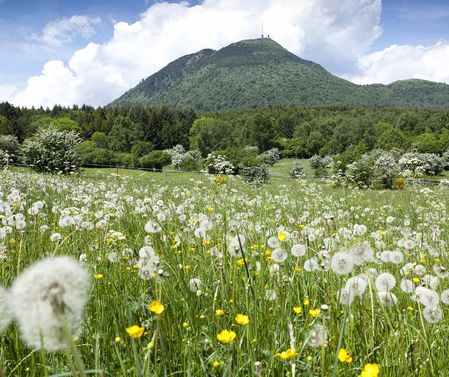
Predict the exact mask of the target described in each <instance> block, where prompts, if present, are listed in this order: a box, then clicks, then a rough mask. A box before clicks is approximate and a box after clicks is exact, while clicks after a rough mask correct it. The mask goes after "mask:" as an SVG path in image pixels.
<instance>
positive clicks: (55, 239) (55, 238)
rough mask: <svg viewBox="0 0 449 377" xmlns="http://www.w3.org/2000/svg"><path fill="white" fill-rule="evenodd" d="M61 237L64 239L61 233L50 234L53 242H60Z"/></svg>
mask: <svg viewBox="0 0 449 377" xmlns="http://www.w3.org/2000/svg"><path fill="white" fill-rule="evenodd" d="M61 239H62V235H61V233H53V234H52V235H51V236H50V241H51V242H58V241H61Z"/></svg>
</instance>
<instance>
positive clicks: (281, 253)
mask: <svg viewBox="0 0 449 377" xmlns="http://www.w3.org/2000/svg"><path fill="white" fill-rule="evenodd" d="M287 257H288V254H287V252H286V251H285V250H284V249H282V248H280V247H278V248H276V249H274V250H273V252H272V253H271V259H272V260H273V261H274V262H276V263H283V262H285V260H286V259H287Z"/></svg>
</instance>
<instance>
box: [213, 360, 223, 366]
mask: <svg viewBox="0 0 449 377" xmlns="http://www.w3.org/2000/svg"><path fill="white" fill-rule="evenodd" d="M220 365H221V362H219V361H217V360H215V361H214V362H213V363H212V366H213V367H214V368H219V367H220Z"/></svg>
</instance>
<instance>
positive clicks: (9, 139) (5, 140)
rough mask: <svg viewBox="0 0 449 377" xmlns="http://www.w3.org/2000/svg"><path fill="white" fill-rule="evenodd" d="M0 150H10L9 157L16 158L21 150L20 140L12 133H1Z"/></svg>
mask: <svg viewBox="0 0 449 377" xmlns="http://www.w3.org/2000/svg"><path fill="white" fill-rule="evenodd" d="M0 150H2V151H4V152H8V154H9V158H14V156H16V155H17V152H18V150H19V141H18V140H17V138H16V137H15V136H12V135H0Z"/></svg>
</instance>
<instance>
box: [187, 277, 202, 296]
mask: <svg viewBox="0 0 449 377" xmlns="http://www.w3.org/2000/svg"><path fill="white" fill-rule="evenodd" d="M201 284H203V282H202V281H201V279H199V278H193V279H190V281H189V289H190V292H193V293H196V292H198V290H200V289H201Z"/></svg>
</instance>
